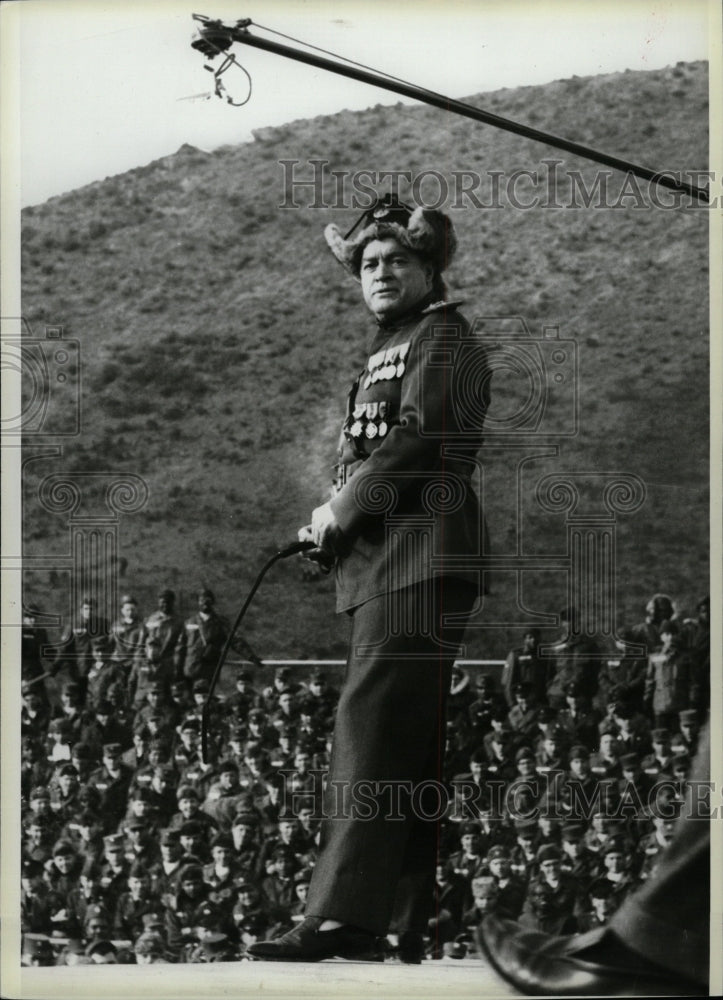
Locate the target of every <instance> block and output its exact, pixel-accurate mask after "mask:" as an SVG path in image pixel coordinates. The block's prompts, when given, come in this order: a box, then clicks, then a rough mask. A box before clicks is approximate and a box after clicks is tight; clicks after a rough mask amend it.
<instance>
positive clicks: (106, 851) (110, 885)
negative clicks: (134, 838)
mask: <svg viewBox="0 0 723 1000" xmlns="http://www.w3.org/2000/svg"><path fill="white" fill-rule="evenodd" d="M129 870H130V863H129V862H128V859H127V858H126V855H125V837H124V836H123V834H122V833H111V834H107V835H106V836H105V837H104V838H103V857H102V859H101V860H100V862H99V864H98V874H99V877H100V885H101V888H102V890H103V898H104V900H105V901H106V902H107V904H108V906H109V907H110V909H111V910H112V909H113V908H114V907H115V905H116V903H117V902H118V899H119V897H120V895H121V893H123V892H125V891H126V889H127V888H128V872H129Z"/></svg>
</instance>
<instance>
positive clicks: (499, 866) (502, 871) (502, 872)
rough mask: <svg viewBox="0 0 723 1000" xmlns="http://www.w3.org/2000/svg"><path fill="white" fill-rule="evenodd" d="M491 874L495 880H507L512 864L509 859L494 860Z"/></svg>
mask: <svg viewBox="0 0 723 1000" xmlns="http://www.w3.org/2000/svg"><path fill="white" fill-rule="evenodd" d="M490 873H491V874H492V875H494V877H495V878H507V876H508V875H509V874H510V862H509V860H508V859H507V858H492V860H491V861H490Z"/></svg>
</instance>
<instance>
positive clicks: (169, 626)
mask: <svg viewBox="0 0 723 1000" xmlns="http://www.w3.org/2000/svg"><path fill="white" fill-rule="evenodd" d="M145 633H146V645H145V649H144V652H143V653H142V654H141V653H139V655H138V657H137V659H136V663H135V664H134V673H135V674H136V676H139V669H140V668H142V667H143V666H144V665H145V666H148V665H149V664H150V666H152V668H153V674H154V679H157V680H162V681H163V682H164V683H170V681H171V679H172V678H174V677H178V678H180V677H182V670H181V649H182V644H183V641H184V622H183V619H182V618H181V617H180V615H178V614H177V613H176V595H175V593H174V592H173V591H172V590H170V589H169V588H167V587H164V588H163V589H162V590H161V591H159V593H158V607H157V608H156V610H155V611H154V612H153V613H152V614H151V615H150V616H149V617H148V618H147V619H146V622H145ZM148 640H153V642H152V644H151V646H150V649H151V650H152V659H151V658H150V657H149V644H148ZM131 683H132V680H131Z"/></svg>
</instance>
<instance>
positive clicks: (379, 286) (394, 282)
mask: <svg viewBox="0 0 723 1000" xmlns="http://www.w3.org/2000/svg"><path fill="white" fill-rule="evenodd" d="M359 224H361V226H360V229H359V231H358V232H356V234H355V235H354V237H353V238H351V237H352V233H354V232H355V230H357V228H358V226H359ZM325 235H326V239H327V242H328V243H329V246H330V248H331V250H332V252H333V254H334V256H335V257H336V258H337V260H338V261H339V262H340V263H341V264H342V265H343V266H344V267H345V268H346V269H347V270H348V271H349V272H350V273H351V274H352V275H353V276H354V277H355V278H356V279H357V280H359V281H360V282H361V285H362V293H363V297H364V301H365V303H366V305H367V307H368V308H369V310H370V311H371V313H372V314H373V317H374V319H375V320H376V329H375V330H374V331H373V333H372V336H371V338H370V343H369V351H368V355H367V358H368V360H367V363H366V365H365V367H364V369H363V370H362V372H361V373H360V375H359V376H358V378H357V379H356V381H355V382H354V384H353V386H352V389H351V391H350V394H349V397H348V403H347V414H346V420H345V422H344V425H343V429H342V434H341V437H340V452H339V465H338V477H337V480H336V484H335V492H334V495H333V497H332V499H331V500H330V501H329V502H328V503H325V504H323V505H322V506H320V507H317V508H316V509H315V510H314V511H313V514H312V518H311V525H310V526H309V527H308V528H305V529H302V531H301V532H300V533H299V537H300V539H301V540H302V541H304V540H309V541H313V542H314V543H315V546H316V549H315V550H313V551H312V552H311V553H310V556H312V557H315V558H317V559H319V560H322V561H323V562H324V563H325V564H326V565H327V566H330V565H331V564H332V563H333V564H334V566H335V571H336V583H337V610H338V611H345V612H347V613H348V614H349V615H350V616H351V618H352V622H353V625H352V637H351V644H350V655H349V661H348V665H347V673H346V678H345V684H344V688H343V690H342V692H341V695H340V700H339V705H338V709H337V714H336V723H335V731H334V747H333V751H332V756H331V766H330V774H329V778H330V781H329V786H328V788H329V790H330V792H329V799H328V802H327V807H326V809H325V813H326V816H327V817H329V818H326V819H325V820H324V821H323V823H322V834H321V853H320V856H319V861H318V864H317V865H316V867H315V869H314V874H313V877H312V881H311V885H310V888H309V896H308V902H307V908H306V914H307V916H306V919H305V920H304V921H303V922H302V923H301V924H300V925H299V926H298V927H297V928H295V929H294V930H293V931H290V932H289V933H288V934H286V935H284V936H283V937H282V938H280V939H279V940H277V941H271V942H259V943H256V944H254V945H252V946H251V947H250V949H249V951H250V952H251V954H253V955H254V956H255V957H259V958H270V959H277V960H285V961H288V960H303V959H305V960H320V959H323V958H328V957H331V956H334V955H347V956H350V955H359V954H361V953H364V952H367V951H369V950H370V948H371V945H372V943H373V939H374V937H375V935H384V934H386V933H387V932H389V931H391V932H393V933H396V934H398V935H399V945H400V947H399V957H400V959H401V960H402V961H408V962H418V961H420V960H421V957H422V954H423V934H424V933H425V932H426V930H427V929H428V920H429V909H430V904H431V903H432V902H433V898H434V897H433V889H434V864H435V852H436V843H437V823H436V822H435V821H430V820H423V819H421V818H420V814H422V813H426V814H427V815H430V813H431V811H432V810H433V808H434V807H433V806H431V808H430V803H428V802H425V803H417V808H416V809H414V808H413V807H412V801H411V799H412V798H413V797H414V796H413V795H412V796H411V797H410V796H407V801H406V804H403V813H402V819H401V820H400V821H397V822H387V821H385V819H384V815H385V812H386V809H385V808H384V805H383V799H384V798H388V794H389V787H390V784H389V783H390V782H399V781H401V782H406V783H407V784H408V786H410V787H411V788H412V789H420V788H422V787H424V786H423V783H424V782H426V783H427V787H429V783H430V782H431V781H434V780H440V779H441V759H442V753H443V747H444V731H445V727H444V710H445V700H446V697H447V694H448V693H449V688H450V683H451V670H452V665H453V662H454V657H455V653H456V652H457V650H458V649H459V646H460V643H461V640H462V637H463V633H464V627H465V625H466V622H467V620H468V618H469V615H470V613H471V611H472V609H473V607H474V605H475V603H476V600H477V597H478V595H479V591H480V580H479V576H480V574H479V571H478V570H472V569H469V568H467V567H466V566H465V559H468V558H469V557H470V555H472V556H474V554H480V555H481V554H482V551H483V540H484V524H483V519H482V514H481V511H480V507H479V501H478V499H477V496H476V494H475V493H474V491H473V490H472V488H471V484H470V480H471V477H472V474H473V473H474V470H475V462H474V457H475V455H476V452H477V451H478V449H479V447H480V444H481V429H482V423H483V419H484V414H485V410H486V406H487V402H488V382H489V378H488V377H487V376H488V374H489V373H488V365H487V362H486V356H485V354H484V350H483V348H482V346H481V344H480V343H479V342H478V341H476V340H475V339H474V338H473V337H472V335H471V334H470V331H469V327H468V325H467V323H466V321H465V320H464V318H463V317H462V316H461V315H460V314H459V313H458V312H457V310H456V307H455V304H454V303H451V302H447V301H445V300H444V297H445V288H444V284H443V281H442V276H441V275H442V271H443V270H444V269H445V268H446V267H447V265H448V264H449V261H450V259H451V257H452V254H453V252H454V250H455V246H456V239H455V236H454V232H453V228H452V225H451V222H450V220H449V219H448V218H447V217H446V216H445V215H444V214H443V213H441V212H438V211H430V210H427V209H422V208H416V209H414V210H411V209H410V208H409V207H407V206H405V205H402V204H401V203H400V202H399V201H398V200H397V199H396V198H395V197H393V196H389V197H387V198H385V199H382V200H379V201H378V202H377V203H376V204H375V205H374V206H373V208H372V209H370V210H369V211H368V212H366V213H364V215H363V216H362V218H361V219H360V220H359V223H358V224H357V226H355V227H354V228H353V229H352V230H351V232H350V233H348V234H347V236H346V237H343V236H342V235H341V233H340V231H339V230H338V229H337V227H336V226H333V225H331V226H329V227H327V230H326V233H325ZM452 448H453V451H452ZM359 782H370V783H371V784H372V787H373V788H374V789H375V790H376V794H377V799H376V801H377V803H378V808H377V811H376V813H375V817H374V818H372V819H370V820H367V821H362V820H360V818H358V817H357V818H355V817H354V815H353V812H352V808H351V806H352V802H351V801H350V799H351V796H350V792H352V791H353V790H354V788H355V787H357V785H358V783H359ZM337 783H341V786H340V787H341V788H342V789H344V794H343V795H342V801H341V802H340V806H341V808H338V807H337V803H336V802H335V801H334V791H335V785H336V787H339V786H338V784H337ZM385 786H386V792H385ZM420 806H421V808H420ZM332 817H333V818H332Z"/></svg>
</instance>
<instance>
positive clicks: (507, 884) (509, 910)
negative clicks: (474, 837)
mask: <svg viewBox="0 0 723 1000" xmlns="http://www.w3.org/2000/svg"><path fill="white" fill-rule="evenodd" d="M483 870H484V871H485V872H486V873H489V875H490V876H491V877H492V878H493V879H494V880H495V884H496V886H497V900H496V906H495V913H499V915H500V916H503V917H508V918H509V919H510V920H517V918H518V917H519V915H520V913H521V912H522V907H523V905H524V902H525V895H526V892H527V886H526V883H525V880H524V879H522V878H520V877H519V876H517V875H515V874H514V872H513V871H512V861H511V856H510V850H509V848H508V847H506V846H505V845H504V844H496V845H495V846H494V847H492V848H490V850H489V851H488V852H487V857H486V859H485V868H484V869H483Z"/></svg>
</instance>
